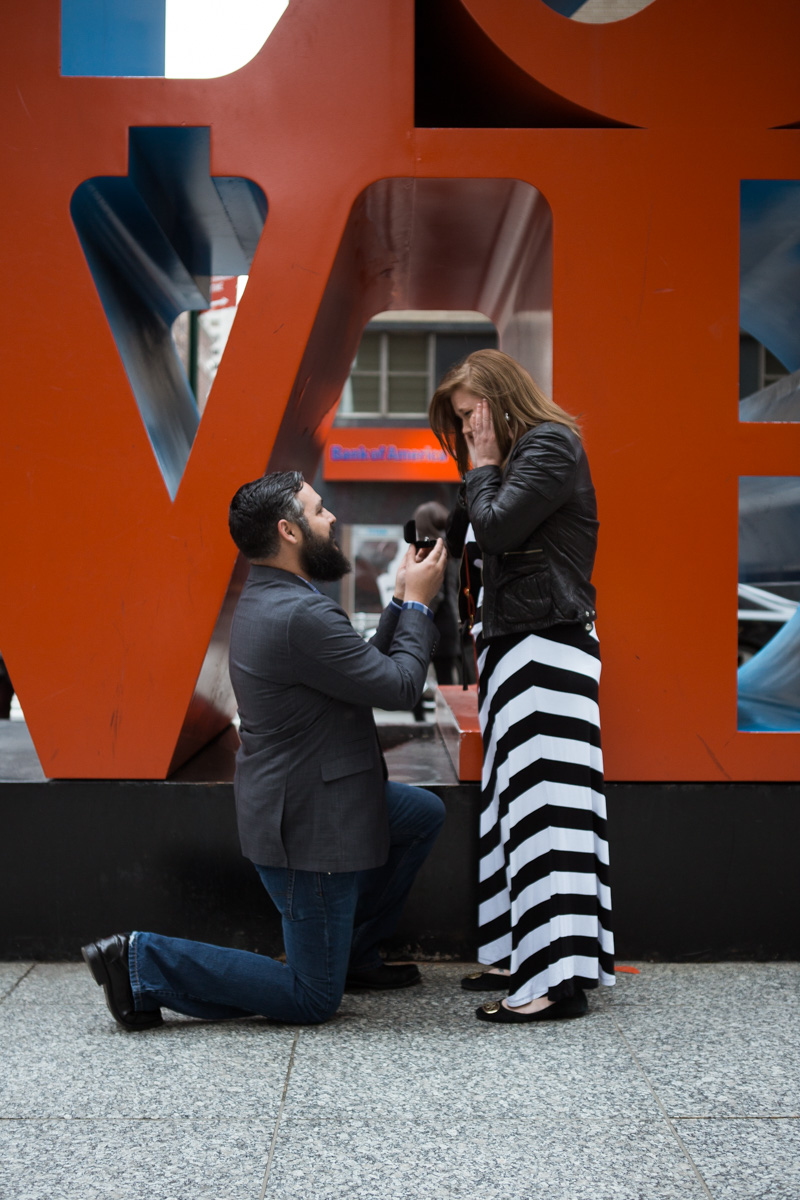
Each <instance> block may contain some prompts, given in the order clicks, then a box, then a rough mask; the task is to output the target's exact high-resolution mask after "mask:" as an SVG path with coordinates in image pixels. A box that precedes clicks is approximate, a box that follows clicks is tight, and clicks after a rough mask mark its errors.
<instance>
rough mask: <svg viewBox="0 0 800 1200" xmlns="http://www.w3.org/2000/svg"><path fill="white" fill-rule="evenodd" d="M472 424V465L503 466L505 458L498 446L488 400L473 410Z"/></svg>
mask: <svg viewBox="0 0 800 1200" xmlns="http://www.w3.org/2000/svg"><path fill="white" fill-rule="evenodd" d="M470 424H471V426H472V430H471V432H472V445H471V446H469V450H470V458H471V459H472V465H473V466H474V467H490V466H493V467H499V466H501V465H502V462H503V456H502V454H501V453H500V447H499V446H498V444H497V436H496V434H495V432H494V422H493V421H492V410H491V409H490V408H489V402H488V400H479V401H478V403H477V404H476V405H475V407H474V409H473V410H472V416H471V420H470ZM468 444H469V443H468Z"/></svg>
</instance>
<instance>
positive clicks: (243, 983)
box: [129, 783, 444, 1024]
mask: <svg viewBox="0 0 800 1200" xmlns="http://www.w3.org/2000/svg"><path fill="white" fill-rule="evenodd" d="M386 802H387V806H388V809H389V828H390V833H391V845H390V848H389V857H388V859H387V861H386V863H385V864H384V865H383V866H382V867H374V868H373V869H372V870H369V871H341V872H333V873H331V874H327V873H325V872H318V871H297V870H292V869H287V868H283V867H263V866H259V865H258V864H256V870H257V871H258V874H259V876H260V877H261V882H262V883H263V884H264V887H265V888H266V889H267V891H268V892H269V894H270V897H271V899H272V901H273V903H274V904H275V907H276V908H277V909H278V911H279V912H280V914H281V917H282V919H283V921H282V923H283V941H284V948H285V950H286V962H285V963H282V962H277V961H276V960H275V959H274V958H266V957H264V956H262V955H260V954H251V953H250V951H248V950H231V949H226V948H225V947H223V946H210V945H207V944H206V943H205V942H189V941H185V940H183V939H182V938H168V937H162V936H161V934H158V933H141V932H136V933H133V934H131V942H130V951H129V967H130V976H131V986H132V988H133V996H134V1001H135V1004H136V1009H137V1011H139V1012H146V1011H149V1010H152V1009H155V1008H162V1007H163V1008H171V1009H174V1011H175V1012H181V1013H187V1014H188V1015H189V1016H192V1017H205V1018H206V1019H208V1020H218V1019H220V1018H225V1017H245V1016H252V1015H253V1014H259V1015H261V1016H264V1017H272V1018H273V1019H274V1020H276V1021H287V1022H291V1023H292V1024H318V1023H319V1022H321V1021H327V1020H328V1018H329V1017H332V1016H333V1014H334V1013H335V1012H336V1010H337V1008H338V1007H339V1003H340V1001H341V998H342V993H343V992H344V985H345V977H346V975H347V971H348V968H349V967H352V968H354V969H357V968H365V967H375V966H379V965H380V963H381V957H380V954H379V953H378V947H379V945H380V942H381V941H382V940H383V939H384V938H385V937H388V936H389V935H390V934H391V933H392V932H393V931H394V929H395V926H396V925H397V921H398V919H399V917H400V912H401V910H402V907H403V904H404V903H405V900H406V897H407V895H408V893H409V890H410V889H411V885H412V883H413V882H414V877H415V876H416V873H417V871H418V870H419V868H420V867H421V865H422V863H423V862H424V861H425V859H426V857H427V856H428V854H429V852H430V850H431V847H432V846H433V843H434V842H435V841H436V838H437V836H438V833H439V830H440V829H441V827H442V822H443V821H444V805H443V803H442V801H441V800H440V799H439V797H438V796H435V795H434V794H433V792H428V791H425V789H424V788H418V787H412V786H411V785H410V784H406V783H387V784H386Z"/></svg>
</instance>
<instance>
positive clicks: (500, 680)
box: [430, 350, 614, 1024]
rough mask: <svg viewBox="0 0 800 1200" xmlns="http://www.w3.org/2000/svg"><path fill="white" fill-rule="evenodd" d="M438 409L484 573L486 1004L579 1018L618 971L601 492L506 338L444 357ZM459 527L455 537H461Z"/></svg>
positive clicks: (482, 911) (464, 534)
mask: <svg viewBox="0 0 800 1200" xmlns="http://www.w3.org/2000/svg"><path fill="white" fill-rule="evenodd" d="M430 420H431V426H432V428H433V430H434V432H435V433H436V435H437V437H438V438H439V441H440V442H441V444H442V446H443V447H444V449H445V450H447V452H448V453H449V454H450V455H451V457H453V458H454V459H455V460H456V462H457V463H458V467H459V470H460V471H461V473H462V475H463V478H464V486H463V487H462V489H461V492H460V495H459V505H458V506H457V508H456V510H455V512H454V514H453V516H452V518H451V522H450V529H449V535H448V542H449V548H450V551H451V553H453V554H456V555H460V554H461V553H462V550H464V549H465V557H466V559H467V564H468V569H469V571H470V573H471V579H472V585H473V587H474V588H475V591H478V590H479V586H480V585H479V580H481V579H482V587H480V591H479V594H478V609H477V613H476V620H475V624H474V626H473V634H474V636H475V639H476V649H477V656H478V676H479V685H478V689H479V690H478V697H479V706H480V722H481V733H482V735H483V777H482V784H481V792H482V796H481V799H482V804H481V823H480V876H479V880H480V882H479V914H478V923H479V928H480V949H479V952H478V960H479V962H481V963H482V964H484V965H485V966H486V967H487V968H489V969H488V970H486V971H483V972H481V973H480V974H479V975H476V976H467V977H466V978H465V979H464V980H462V987H464V988H466V990H467V991H481V992H486V991H506V992H507V993H508V995H507V997H506V998H504V999H503V1000H502V1001H501V1002H500V1003H497V1002H493V1003H489V1004H484V1005H482V1006H481V1007H480V1008H479V1009H478V1010H477V1014H476V1015H477V1016H478V1018H479V1019H480V1020H482V1021H491V1022H494V1023H501V1024H519V1023H523V1022H526V1023H527V1022H530V1021H545V1020H556V1019H560V1018H566V1017H580V1016H583V1014H584V1013H585V1012H586V1011H587V1007H588V1006H587V1002H586V996H585V995H584V989H585V988H594V987H597V986H598V984H609V985H610V984H613V983H614V961H613V952H614V944H613V936H612V933H611V893H610V890H609V882H608V842H607V835H606V808H605V797H604V794H603V760H602V752H601V749H600V725H599V715H598V707H597V688H598V681H599V678H600V649H599V644H598V641H597V635H596V633H595V629H594V618H595V615H596V614H595V608H594V605H595V591H594V588H593V587H592V585H591V582H590V579H591V574H592V567H593V565H594V557H595V549H596V545H597V506H596V503H595V493H594V487H593V486H592V479H591V475H590V473H589V464H588V462H587V459H586V454H585V452H584V449H583V444H582V442H581V436H580V432H579V429H578V424H577V422H576V421H575V419H574V418H573V417H571V416H570V415H569V413H566V412H565V411H564V410H563V409H561V408H559V407H558V405H557V404H554V403H553V401H551V400H548V399H547V398H546V397H545V396H544V395H543V394H542V393H541V392H540V390H539V388H538V387H537V386H536V384H535V383H534V381H533V379H532V378H531V376H530V375H529V374H528V372H527V371H526V370H525V369H524V368H523V367H521V366H520V364H519V363H517V362H516V361H515V360H514V359H513V358H510V357H509V355H507V354H504V353H502V351H499V350H478V351H477V352H476V353H474V354H471V355H470V356H469V357H468V358H467V359H465V360H464V362H463V363H461V364H459V365H458V366H456V367H453V368H452V370H450V371H449V372H448V374H447V375H446V376H445V378H444V379H443V380H442V382H441V384H440V385H439V387H438V388H437V390H436V393H435V395H434V397H433V400H432V401H431V408H430ZM465 543H466V547H465Z"/></svg>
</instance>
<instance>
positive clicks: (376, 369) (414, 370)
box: [339, 330, 436, 417]
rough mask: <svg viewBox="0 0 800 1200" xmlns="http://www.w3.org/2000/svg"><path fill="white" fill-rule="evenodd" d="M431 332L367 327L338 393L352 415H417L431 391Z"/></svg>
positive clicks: (342, 409)
mask: <svg viewBox="0 0 800 1200" xmlns="http://www.w3.org/2000/svg"><path fill="white" fill-rule="evenodd" d="M435 369H436V335H435V334H433V333H425V332H419V333H406V332H397V333H395V332H391V333H386V332H383V333H381V332H377V331H369V330H368V331H366V332H365V333H364V335H363V337H362V338H361V344H360V346H359V347H358V353H357V355H356V358H355V362H354V363H353V367H352V370H351V372H350V377H349V379H348V380H347V383H346V384H345V387H344V391H343V392H342V402H341V407H340V410H339V411H340V412H341V413H343V414H347V415H352V416H369V417H377V416H385V417H398V416H419V415H424V414H425V413H427V411H428V401H429V400H430V397H431V395H432V393H433V390H434V386H435V385H434V374H435Z"/></svg>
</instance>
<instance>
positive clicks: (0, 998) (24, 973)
mask: <svg viewBox="0 0 800 1200" xmlns="http://www.w3.org/2000/svg"><path fill="white" fill-rule="evenodd" d="M19 965H20V969H21V974H20V975H19V977H18V978H17V979H15V980H14V982H13V983H12V984H11V986H10V987H7V988H6V989H5V991H3V992H2V993H0V1004H4V1003H5V1001H6V1000H7V999H8V998H9V996H11V995H12V994H13V993H14V992H15V991H16V990H17V988H18V987H19V985H20V984H21V983H22V982H23V981H24V980H25V979H27V977H28V976H29V975H30V974H31V972H32V971H33V969H34V967H35V966H36V963H29V964H28V965H27V967H26V966H25V964H24V963H20V964H19Z"/></svg>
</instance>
